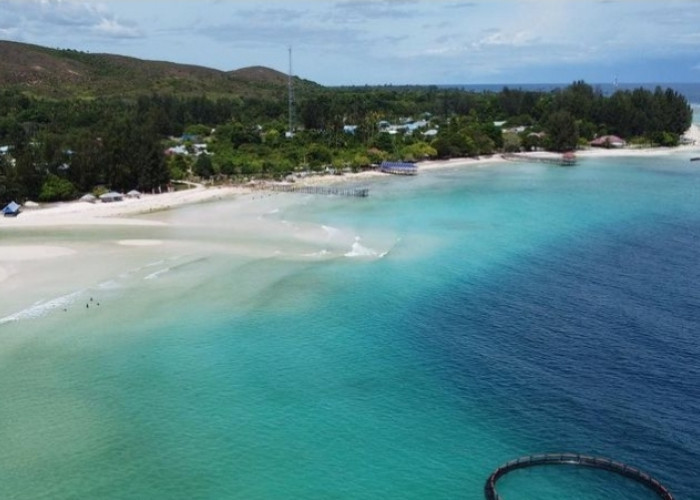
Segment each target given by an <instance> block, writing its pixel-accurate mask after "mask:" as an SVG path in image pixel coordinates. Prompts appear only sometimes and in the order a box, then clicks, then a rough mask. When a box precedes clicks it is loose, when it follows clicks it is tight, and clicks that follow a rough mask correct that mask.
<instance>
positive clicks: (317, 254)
mask: <svg viewBox="0 0 700 500" xmlns="http://www.w3.org/2000/svg"><path fill="white" fill-rule="evenodd" d="M330 253H331V252H329V251H328V250H326V249H325V248H324V249H323V250H321V251H320V252H312V253H305V254H304V257H325V256H327V255H330Z"/></svg>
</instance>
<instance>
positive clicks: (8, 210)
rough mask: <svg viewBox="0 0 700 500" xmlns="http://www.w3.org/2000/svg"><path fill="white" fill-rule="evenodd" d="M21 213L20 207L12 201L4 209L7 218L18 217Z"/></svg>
mask: <svg viewBox="0 0 700 500" xmlns="http://www.w3.org/2000/svg"><path fill="white" fill-rule="evenodd" d="M20 212H21V210H20V205H18V204H17V203H15V202H14V201H11V202H10V203H8V204H7V205H6V206H5V208H3V209H2V214H3V215H4V216H5V217H17V216H18V215H19V213H20Z"/></svg>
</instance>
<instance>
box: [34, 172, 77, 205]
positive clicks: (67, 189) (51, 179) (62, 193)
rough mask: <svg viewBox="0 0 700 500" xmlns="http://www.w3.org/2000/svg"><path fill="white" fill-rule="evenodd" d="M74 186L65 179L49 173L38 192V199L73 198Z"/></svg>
mask: <svg viewBox="0 0 700 500" xmlns="http://www.w3.org/2000/svg"><path fill="white" fill-rule="evenodd" d="M76 194H77V191H76V189H75V186H74V185H73V184H72V183H71V182H70V181H69V180H66V179H61V178H60V177H58V176H57V175H54V174H49V175H48V176H47V177H46V180H45V181H44V185H43V186H42V187H41V192H40V193H39V201H67V200H72V199H74V198H75V196H76Z"/></svg>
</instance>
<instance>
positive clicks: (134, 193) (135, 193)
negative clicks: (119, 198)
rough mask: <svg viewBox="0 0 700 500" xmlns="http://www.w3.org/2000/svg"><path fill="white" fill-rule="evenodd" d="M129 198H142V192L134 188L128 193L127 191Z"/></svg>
mask: <svg viewBox="0 0 700 500" xmlns="http://www.w3.org/2000/svg"><path fill="white" fill-rule="evenodd" d="M126 197H127V198H141V193H140V192H139V191H137V190H135V189H132V190H131V191H129V192H128V193H126Z"/></svg>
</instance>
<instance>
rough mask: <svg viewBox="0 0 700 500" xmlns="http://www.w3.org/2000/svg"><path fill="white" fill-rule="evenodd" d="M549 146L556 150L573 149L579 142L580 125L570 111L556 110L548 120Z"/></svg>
mask: <svg viewBox="0 0 700 500" xmlns="http://www.w3.org/2000/svg"><path fill="white" fill-rule="evenodd" d="M547 137H548V138H549V147H550V149H553V150H554V151H571V150H574V149H576V146H577V144H578V138H579V133H578V125H577V124H576V120H575V119H574V116H573V115H572V114H571V113H570V112H568V111H556V112H554V113H552V114H551V115H550V116H549V119H548V120H547Z"/></svg>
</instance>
